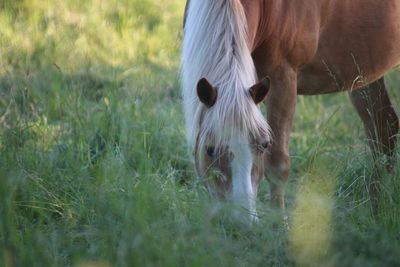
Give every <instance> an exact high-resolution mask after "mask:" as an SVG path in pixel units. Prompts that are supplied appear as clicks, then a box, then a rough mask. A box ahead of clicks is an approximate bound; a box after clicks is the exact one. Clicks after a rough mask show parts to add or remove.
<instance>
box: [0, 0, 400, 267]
mask: <svg viewBox="0 0 400 267" xmlns="http://www.w3.org/2000/svg"><path fill="white" fill-rule="evenodd" d="M183 8H184V1H183V0H182V1H178V0H169V1H161V0H97V1H95V0H86V1H79V0H64V1H46V0H29V1H28V0H2V1H0V25H1V26H0V125H1V126H0V266H99V267H100V266H296V265H297V266H363V267H364V266H400V174H399V173H397V174H395V175H386V176H385V177H383V178H384V179H382V186H383V188H384V189H383V192H382V195H381V198H380V201H379V207H378V214H377V216H376V217H373V216H371V213H370V202H369V197H368V190H367V188H368V184H369V180H370V176H371V173H372V172H373V169H372V167H371V166H372V161H371V157H370V151H369V149H368V147H367V144H366V143H367V142H366V141H367V140H366V138H365V135H364V133H363V127H362V124H361V121H360V120H359V118H358V117H357V115H356V113H355V111H354V110H353V108H352V107H351V104H350V101H349V99H348V96H347V94H346V93H343V94H335V95H326V96H314V97H298V108H297V113H296V117H295V123H294V127H293V132H292V141H291V148H290V153H291V159H292V165H293V167H292V172H291V175H290V183H289V185H288V187H287V204H288V210H287V214H288V216H289V225H290V229H287V228H286V227H284V226H283V225H281V226H278V227H273V225H275V224H276V220H277V219H276V216H274V215H273V212H272V211H270V209H269V190H268V184H267V183H266V182H264V183H263V184H262V185H261V188H260V190H261V191H260V193H259V200H258V209H259V211H260V215H261V219H260V224H259V225H257V226H256V227H255V228H254V229H253V230H252V231H251V232H243V231H238V230H237V229H236V230H235V228H233V227H230V226H229V222H227V220H226V212H227V207H226V206H227V204H224V203H218V202H217V201H216V200H215V199H213V198H212V197H211V196H210V195H209V194H208V193H207V192H206V190H205V189H204V187H203V186H202V184H201V183H198V182H197V181H196V179H195V177H196V176H195V173H194V168H193V164H192V158H191V157H190V155H189V154H188V152H187V147H186V141H185V129H184V128H185V127H184V122H183V112H182V108H181V97H180V81H179V74H178V73H179V56H180V43H181V38H182V30H181V21H182V14H183ZM387 83H388V85H389V87H390V88H391V90H390V94H391V96H392V99H393V102H394V103H395V105H396V107H397V108H398V107H400V72H398V71H396V70H395V71H393V72H392V73H391V74H390V75H389V76H388V77H387ZM397 154H400V150H399V151H398V152H397ZM399 158H400V155H399ZM382 160H384V159H382ZM396 166H397V167H396V169H399V167H400V162H398V163H397V164H396Z"/></svg>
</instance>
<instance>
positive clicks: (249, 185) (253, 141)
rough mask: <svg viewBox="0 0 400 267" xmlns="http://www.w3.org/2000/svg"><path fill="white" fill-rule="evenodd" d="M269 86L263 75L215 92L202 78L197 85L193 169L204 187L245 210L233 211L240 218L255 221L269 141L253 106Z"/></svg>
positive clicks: (265, 93) (261, 118) (259, 100)
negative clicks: (249, 82)
mask: <svg viewBox="0 0 400 267" xmlns="http://www.w3.org/2000/svg"><path fill="white" fill-rule="evenodd" d="M269 86H270V81H269V79H268V78H264V79H263V80H262V81H261V82H259V83H257V84H255V85H253V86H252V87H250V88H241V89H240V90H237V91H236V92H232V91H230V90H224V91H220V90H219V89H218V88H217V87H214V86H213V85H211V84H210V83H209V82H208V81H207V80H206V79H205V78H203V79H201V80H200V81H199V82H198V84H197V96H198V98H199V99H200V101H201V102H202V103H203V104H204V108H203V111H202V114H201V118H200V123H199V128H198V129H199V130H198V135H197V140H196V147H195V155H196V157H195V160H196V168H197V171H198V173H199V175H200V177H202V178H203V179H205V183H206V186H207V188H208V189H209V191H211V192H213V193H215V194H217V195H218V196H220V197H222V198H225V197H227V196H230V198H232V200H233V203H235V204H236V205H237V206H239V207H241V208H242V209H243V208H244V209H245V210H247V212H248V213H247V214H250V216H247V215H245V216H243V214H245V213H243V212H241V211H238V212H236V214H237V215H239V216H238V217H239V218H240V219H241V220H243V219H244V220H245V222H248V221H249V219H250V221H252V220H255V219H256V209H255V198H256V194H257V188H258V184H259V181H260V180H261V179H262V177H263V174H264V156H265V154H266V153H267V151H268V146H269V144H270V142H271V138H270V133H269V127H268V124H267V122H266V120H265V119H264V117H263V116H262V114H261V112H260V110H259V108H258V107H257V105H258V104H259V103H261V102H262V101H263V100H264V99H265V97H266V95H267V93H268V90H269ZM238 92H240V93H238ZM228 192H230V193H231V194H230V195H227V193H228Z"/></svg>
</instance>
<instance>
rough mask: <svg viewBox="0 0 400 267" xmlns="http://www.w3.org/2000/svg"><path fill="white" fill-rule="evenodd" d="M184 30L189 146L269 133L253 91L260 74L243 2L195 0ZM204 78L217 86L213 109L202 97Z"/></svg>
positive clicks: (182, 68)
mask: <svg viewBox="0 0 400 267" xmlns="http://www.w3.org/2000/svg"><path fill="white" fill-rule="evenodd" d="M184 31H185V34H184V41H183V53H182V54H183V55H182V65H181V75H182V82H183V98H184V109H185V117H186V126H187V137H188V141H189V144H191V145H194V142H195V141H196V139H197V138H198V139H197V140H199V142H200V144H204V143H205V142H206V139H207V138H209V137H212V138H213V144H214V145H216V146H218V145H229V144H232V142H233V141H234V140H237V138H240V137H244V138H248V137H249V136H251V135H253V136H257V135H261V134H268V133H269V127H268V124H267V122H266V121H265V119H264V118H263V116H262V114H261V112H260V111H259V109H258V108H257V107H256V105H255V104H254V103H253V102H251V101H252V99H251V98H250V97H249V94H248V89H249V87H250V86H252V85H253V84H254V83H255V82H256V75H255V67H254V63H253V60H252V58H251V53H250V49H249V47H248V42H247V21H246V16H245V12H244V9H243V6H242V4H241V3H240V0H191V1H190V3H189V7H188V16H187V18H186V24H185V29H184ZM203 77H206V78H207V79H208V80H209V81H210V82H211V83H212V84H213V85H214V86H216V87H217V88H218V98H217V101H216V103H215V105H214V106H213V107H212V108H206V107H205V106H204V105H202V103H201V102H200V101H199V99H198V97H197V93H196V85H197V82H198V81H199V79H201V78H203ZM200 124H201V126H200Z"/></svg>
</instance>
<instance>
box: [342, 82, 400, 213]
mask: <svg viewBox="0 0 400 267" xmlns="http://www.w3.org/2000/svg"><path fill="white" fill-rule="evenodd" d="M350 98H351V102H352V103H353V106H354V107H355V108H356V110H357V112H358V115H360V117H361V120H362V121H363V123H364V128H365V132H366V134H367V137H368V140H369V146H370V147H371V150H372V155H373V158H374V162H375V163H377V161H375V160H376V159H377V158H378V157H380V156H386V157H387V161H386V166H385V167H386V168H387V170H388V171H392V167H393V166H392V165H393V157H394V148H395V146H396V135H397V133H398V131H399V119H398V117H397V115H396V112H395V110H394V109H393V106H392V103H391V102H390V99H389V95H388V93H387V91H386V86H385V81H384V78H381V79H380V80H378V81H376V82H374V83H372V84H370V85H369V86H366V87H364V88H361V89H359V90H354V91H351V92H350ZM376 167H377V166H376ZM377 169H379V168H377ZM378 179H379V174H377V173H376V174H375V175H373V181H372V183H371V185H370V197H371V204H372V210H373V212H374V213H375V212H376V208H377V199H378V194H379V180H378Z"/></svg>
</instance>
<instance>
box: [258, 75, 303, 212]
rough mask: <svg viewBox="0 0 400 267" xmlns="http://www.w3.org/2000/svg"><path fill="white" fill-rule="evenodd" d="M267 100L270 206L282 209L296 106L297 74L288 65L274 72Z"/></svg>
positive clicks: (267, 171) (283, 206)
mask: <svg viewBox="0 0 400 267" xmlns="http://www.w3.org/2000/svg"><path fill="white" fill-rule="evenodd" d="M273 73H274V74H273V76H272V77H271V90H270V92H269V95H268V98H267V100H266V108H267V118H268V123H269V125H270V127H271V130H272V139H273V141H272V145H271V147H270V151H269V153H268V154H267V155H266V164H265V166H266V167H265V172H266V177H267V179H268V181H269V184H270V192H271V206H272V207H274V208H278V210H280V211H284V209H285V185H286V183H287V181H288V177H289V172H290V158H289V138H290V131H291V128H292V121H293V115H294V112H295V108H296V96H297V73H296V71H295V70H294V69H292V68H290V67H287V68H283V69H281V70H280V71H274V72H273Z"/></svg>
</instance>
